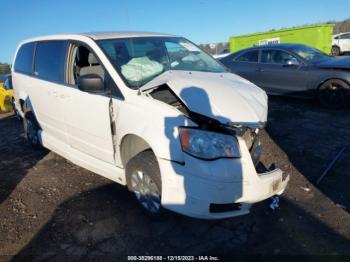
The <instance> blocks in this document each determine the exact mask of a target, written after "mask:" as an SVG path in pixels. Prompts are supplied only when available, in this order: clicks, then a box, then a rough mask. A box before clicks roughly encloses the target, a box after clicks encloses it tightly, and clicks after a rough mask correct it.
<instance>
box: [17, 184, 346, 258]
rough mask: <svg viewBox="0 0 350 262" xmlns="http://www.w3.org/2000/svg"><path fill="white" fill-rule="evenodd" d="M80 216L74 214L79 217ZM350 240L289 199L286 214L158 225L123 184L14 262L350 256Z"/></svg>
mask: <svg viewBox="0 0 350 262" xmlns="http://www.w3.org/2000/svg"><path fill="white" fill-rule="evenodd" d="M73 211H74V212H73ZM348 244H349V240H347V239H345V238H344V237H343V236H341V235H339V234H338V233H337V232H335V231H334V230H333V229H331V228H329V227H328V226H327V225H325V224H323V223H322V222H321V221H320V220H319V219H318V218H315V217H313V216H312V215H310V213H309V212H306V211H305V210H303V209H302V208H301V207H299V206H297V205H296V204H295V203H293V202H292V201H290V200H289V199H287V198H283V199H282V200H281V208H280V210H279V211H272V210H269V209H267V207H266V202H262V203H260V204H258V205H257V206H256V207H255V208H254V209H253V211H252V213H251V214H250V215H249V216H243V217H237V218H230V219H225V220H216V221H208V220H198V219H192V218H189V217H185V216H181V215H176V214H175V213H171V214H168V216H167V217H166V219H163V220H154V219H152V218H150V217H149V216H148V215H146V214H145V213H144V212H143V211H142V210H141V209H140V207H139V206H138V205H137V204H136V202H135V201H134V199H133V198H132V196H131V194H130V193H129V192H128V191H127V190H126V189H125V188H123V187H121V186H119V185H117V184H114V183H113V184H109V185H104V186H101V187H98V188H95V189H91V190H88V191H85V192H82V193H80V194H78V195H76V196H74V197H72V198H70V199H68V200H66V201H65V202H63V203H62V204H61V205H59V206H58V207H57V208H56V210H55V212H54V213H53V215H52V218H51V219H50V220H49V221H48V222H47V223H46V224H45V225H44V226H43V227H42V228H41V230H40V231H39V232H38V233H37V234H36V235H35V236H34V237H33V239H32V240H31V241H30V242H29V243H28V244H27V246H25V247H24V248H23V249H22V250H21V251H20V252H19V253H18V254H17V255H16V256H15V257H14V259H13V261H27V260H35V261H37V260H38V261H42V260H45V261H60V260H62V261H63V260H65V259H67V258H69V260H72V261H75V260H76V261H81V260H87V261H90V260H91V261H93V260H103V261H110V260H113V261H116V260H117V261H124V260H125V261H126V260H127V258H128V256H142V255H150V256H156V255H162V256H163V257H164V256H167V255H169V256H174V255H175V256H178V255H190V256H198V255H212V256H214V255H215V256H219V258H224V257H237V256H238V257H240V256H243V257H247V256H253V257H254V256H268V257H271V258H273V257H275V258H277V256H278V255H281V256H296V255H327V254H333V255H339V254H340V255H341V254H346V252H348V253H347V254H348V255H349V252H350V251H349V250H348V248H347V246H348Z"/></svg>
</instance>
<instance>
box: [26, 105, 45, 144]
mask: <svg viewBox="0 0 350 262" xmlns="http://www.w3.org/2000/svg"><path fill="white" fill-rule="evenodd" d="M22 121H23V129H24V137H25V139H26V140H27V142H28V143H29V145H30V146H32V147H34V148H41V144H40V140H39V130H40V126H39V124H38V122H37V121H36V119H35V116H34V114H33V113H32V112H31V111H29V112H26V113H25V114H24V118H23V120H22Z"/></svg>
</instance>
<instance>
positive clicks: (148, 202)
mask: <svg viewBox="0 0 350 262" xmlns="http://www.w3.org/2000/svg"><path fill="white" fill-rule="evenodd" d="M126 182H127V185H128V189H129V190H130V191H131V192H133V193H134V195H135V198H136V200H137V201H138V203H139V204H140V205H141V206H142V207H143V209H144V210H145V211H146V212H147V213H148V214H149V215H151V216H159V215H160V213H161V211H162V206H161V192H162V186H161V177H160V170H159V166H158V162H157V159H156V157H155V155H154V154H153V152H152V151H151V150H147V151H143V152H141V153H139V154H138V155H136V156H135V157H133V158H132V159H131V160H130V161H129V162H128V163H127V165H126Z"/></svg>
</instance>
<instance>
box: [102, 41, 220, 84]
mask: <svg viewBox="0 0 350 262" xmlns="http://www.w3.org/2000/svg"><path fill="white" fill-rule="evenodd" d="M97 43H98V44H99V46H100V47H101V48H102V49H103V51H104V52H105V53H106V55H107V56H108V58H109V59H110V61H111V62H112V64H113V65H114V67H115V68H116V69H117V71H118V72H119V74H120V75H121V76H122V77H123V78H124V80H125V81H126V82H127V84H128V85H129V86H130V87H132V88H138V87H140V86H142V85H144V84H146V83H147V82H149V81H151V80H152V79H154V78H155V77H156V76H158V75H160V74H162V73H163V72H165V71H168V70H186V71H201V72H214V73H221V72H224V71H225V68H224V67H223V66H222V65H221V64H219V63H218V62H217V61H216V60H215V59H214V58H213V57H211V56H210V55H208V54H207V53H205V52H203V51H202V50H201V49H200V48H199V47H197V46H196V45H194V44H193V43H191V42H190V41H188V40H186V39H184V38H180V37H139V38H118V39H107V40H99V41H97Z"/></svg>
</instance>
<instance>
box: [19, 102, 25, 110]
mask: <svg viewBox="0 0 350 262" xmlns="http://www.w3.org/2000/svg"><path fill="white" fill-rule="evenodd" d="M19 104H20V105H21V110H22V112H23V113H24V100H23V99H20V100H19Z"/></svg>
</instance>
